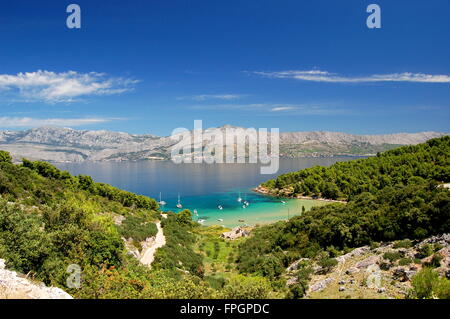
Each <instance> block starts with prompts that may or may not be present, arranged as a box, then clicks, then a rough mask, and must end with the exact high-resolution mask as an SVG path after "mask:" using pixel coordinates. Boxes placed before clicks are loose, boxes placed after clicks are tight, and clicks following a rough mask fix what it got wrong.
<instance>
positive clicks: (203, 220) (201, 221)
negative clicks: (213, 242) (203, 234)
mask: <svg viewBox="0 0 450 319" xmlns="http://www.w3.org/2000/svg"><path fill="white" fill-rule="evenodd" d="M205 221H206V219H199V220H198V221H197V222H198V223H200V224H202V223H204V222H205Z"/></svg>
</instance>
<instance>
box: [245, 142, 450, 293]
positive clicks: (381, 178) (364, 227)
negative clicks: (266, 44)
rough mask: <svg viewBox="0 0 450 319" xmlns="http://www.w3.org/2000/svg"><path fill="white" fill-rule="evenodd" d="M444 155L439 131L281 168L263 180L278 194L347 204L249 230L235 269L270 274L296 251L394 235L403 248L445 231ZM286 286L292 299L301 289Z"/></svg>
mask: <svg viewBox="0 0 450 319" xmlns="http://www.w3.org/2000/svg"><path fill="white" fill-rule="evenodd" d="M449 155H450V137H443V138H439V139H434V140H430V141H428V142H427V143H425V144H421V145H417V146H407V147H402V148H399V149H395V150H392V151H388V152H386V153H383V154H379V155H378V156H377V157H374V158H368V159H362V160H356V161H351V162H343V163H337V164H335V165H333V166H331V167H329V168H323V167H314V168H310V169H305V170H301V171H299V172H295V173H289V174H284V175H281V176H280V177H278V178H276V179H275V180H271V181H268V182H266V183H264V184H263V185H264V186H265V187H269V188H271V189H273V190H275V191H276V192H279V193H280V192H283V193H288V192H291V193H292V194H302V195H311V194H314V195H317V196H323V197H328V198H334V199H347V200H348V203H347V204H341V203H335V204H330V205H326V206H322V207H315V208H313V209H311V210H310V211H308V212H305V213H304V214H302V215H301V216H295V217H293V218H291V219H290V220H289V221H287V222H284V221H281V222H278V223H275V224H272V225H267V226H264V227H261V228H258V229H256V230H255V231H254V232H253V236H252V237H250V238H249V239H248V240H246V241H245V242H243V243H242V244H241V245H240V246H239V253H238V256H237V267H238V270H239V271H240V272H241V273H243V274H256V275H260V276H264V277H268V278H272V279H276V278H280V277H281V276H282V274H283V273H284V269H285V268H286V267H287V266H288V265H289V264H290V263H292V262H293V261H294V260H296V259H298V258H300V257H307V258H314V259H316V260H317V259H319V260H320V258H322V257H321V256H327V255H329V256H334V257H335V256H336V255H338V254H339V253H340V252H342V253H343V252H345V251H348V249H351V248H355V247H360V246H363V245H371V246H373V247H375V243H376V242H382V241H392V240H400V241H398V242H397V243H396V248H399V247H409V246H410V245H411V241H410V240H406V239H407V238H409V239H412V240H414V239H423V238H425V237H427V236H431V235H434V234H441V233H444V232H446V231H448V229H450V209H449V207H450V194H449V192H448V190H447V189H444V188H442V187H439V186H438V182H448V181H449V180H450V156H449ZM433 251H434V250H433V247H432V246H430V247H427V245H424V247H422V249H421V250H420V256H416V257H417V258H425V257H427V256H430V255H431V254H432V253H433ZM384 257H385V258H386V259H388V260H390V261H396V260H399V259H401V258H402V257H403V256H402V255H401V254H399V253H386V254H385V256H384ZM320 262H322V261H321V260H320ZM323 263H324V266H325V267H324V268H328V265H329V266H330V267H332V264H331V263H332V261H331V260H327V259H324V260H323ZM402 263H406V260H404V261H402ZM387 266H388V265H386V267H387ZM292 289H293V290H291V292H290V297H292V298H296V297H298V296H301V295H302V294H301V291H302V289H303V290H304V288H302V285H300V286H297V287H293V288H292Z"/></svg>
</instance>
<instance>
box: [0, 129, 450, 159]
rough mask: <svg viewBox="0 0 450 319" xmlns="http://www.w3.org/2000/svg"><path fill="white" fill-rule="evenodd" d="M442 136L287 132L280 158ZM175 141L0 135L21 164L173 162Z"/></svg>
mask: <svg viewBox="0 0 450 319" xmlns="http://www.w3.org/2000/svg"><path fill="white" fill-rule="evenodd" d="M220 129H221V130H222V131H224V130H225V129H229V130H231V131H232V133H233V134H237V135H243V134H244V133H242V132H243V131H242V128H239V127H232V126H229V125H226V126H223V127H220ZM206 131H207V130H206ZM204 132H205V131H204ZM443 135H446V134H445V133H438V132H421V133H399V134H389V135H352V134H346V133H339V132H287V133H281V134H280V155H281V156H282V157H306V156H336V155H372V154H375V153H377V152H380V151H385V150H388V149H392V148H395V147H397V146H399V145H414V144H418V143H422V142H424V141H426V140H428V139H431V138H435V137H440V136H443ZM175 143H176V142H175V141H173V140H172V139H170V137H159V136H155V135H151V134H145V135H135V134H128V133H123V132H111V131H88V130H74V129H70V128H58V127H41V128H35V129H30V130H26V131H0V149H2V150H5V151H8V152H10V153H11V154H12V155H13V157H14V158H15V159H16V160H20V159H21V158H22V157H26V158H29V159H33V160H45V161H50V162H82V161H123V160H144V159H168V158H169V157H170V150H171V147H172V146H173V145H174V144H175ZM205 145H210V144H208V143H206V142H205V143H204V145H203V146H205ZM210 146H212V144H211V145H210Z"/></svg>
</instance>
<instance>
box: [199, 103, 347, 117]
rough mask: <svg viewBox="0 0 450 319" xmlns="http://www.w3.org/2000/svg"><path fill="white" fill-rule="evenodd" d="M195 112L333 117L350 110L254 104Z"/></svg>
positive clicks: (207, 107)
mask: <svg viewBox="0 0 450 319" xmlns="http://www.w3.org/2000/svg"><path fill="white" fill-rule="evenodd" d="M191 109H194V110H209V111H243V112H252V114H253V115H255V116H257V115H269V114H271V115H274V113H276V114H278V115H333V114H348V113H350V111H349V110H348V109H344V108H341V107H339V106H335V105H321V104H272V103H253V104H231V103H230V104H203V105H193V106H191Z"/></svg>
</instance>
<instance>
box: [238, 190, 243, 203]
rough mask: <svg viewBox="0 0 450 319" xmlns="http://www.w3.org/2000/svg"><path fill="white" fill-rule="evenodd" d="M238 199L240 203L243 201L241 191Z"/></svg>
mask: <svg viewBox="0 0 450 319" xmlns="http://www.w3.org/2000/svg"><path fill="white" fill-rule="evenodd" d="M237 201H238V202H239V203H240V202H242V197H241V192H239V197H238V198H237Z"/></svg>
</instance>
